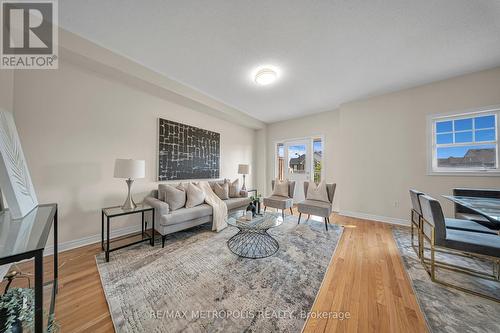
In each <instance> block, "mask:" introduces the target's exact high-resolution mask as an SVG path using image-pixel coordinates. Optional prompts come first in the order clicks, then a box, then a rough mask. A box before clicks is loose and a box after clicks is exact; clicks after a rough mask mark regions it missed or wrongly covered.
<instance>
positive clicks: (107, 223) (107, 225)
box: [106, 217, 109, 262]
mask: <svg viewBox="0 0 500 333" xmlns="http://www.w3.org/2000/svg"><path fill="white" fill-rule="evenodd" d="M106 220H107V222H106V262H108V261H109V217H107V218H106Z"/></svg>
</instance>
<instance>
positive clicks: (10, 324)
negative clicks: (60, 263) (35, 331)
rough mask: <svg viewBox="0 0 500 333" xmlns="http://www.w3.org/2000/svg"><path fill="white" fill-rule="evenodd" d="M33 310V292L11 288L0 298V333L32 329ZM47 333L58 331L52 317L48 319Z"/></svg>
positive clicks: (14, 332)
mask: <svg viewBox="0 0 500 333" xmlns="http://www.w3.org/2000/svg"><path fill="white" fill-rule="evenodd" d="M34 309H35V300H34V292H33V289H31V288H11V289H9V290H7V291H6V292H5V294H3V295H2V296H1V297H0V331H1V332H10V333H19V332H23V328H25V329H32V328H33V318H34V311H35V310H34ZM49 323H50V324H49V325H48V327H47V333H53V332H57V331H58V325H57V324H56V322H55V320H54V318H53V316H51V318H49Z"/></svg>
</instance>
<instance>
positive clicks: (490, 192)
mask: <svg viewBox="0 0 500 333" xmlns="http://www.w3.org/2000/svg"><path fill="white" fill-rule="evenodd" d="M453 195H454V196H463V197H480V198H495V199H500V190H498V189H474V188H454V189H453ZM460 213H465V214H474V215H476V214H477V213H476V212H475V211H473V210H471V209H469V208H467V207H464V206H462V205H459V204H457V203H455V217H456V218H459V217H458V216H457V214H460Z"/></svg>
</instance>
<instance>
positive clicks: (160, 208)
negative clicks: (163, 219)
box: [144, 197, 170, 216]
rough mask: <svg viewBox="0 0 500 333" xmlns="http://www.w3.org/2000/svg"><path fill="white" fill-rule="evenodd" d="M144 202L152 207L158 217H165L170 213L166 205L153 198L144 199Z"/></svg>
mask: <svg viewBox="0 0 500 333" xmlns="http://www.w3.org/2000/svg"><path fill="white" fill-rule="evenodd" d="M144 202H145V203H147V204H148V205H150V206H151V207H153V208H154V209H155V211H156V214H158V216H162V215H167V214H168V213H169V211H170V209H169V207H168V203H166V202H163V201H161V200H158V199H156V198H154V197H146V198H145V199H144Z"/></svg>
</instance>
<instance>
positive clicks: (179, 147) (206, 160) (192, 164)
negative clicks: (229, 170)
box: [158, 118, 220, 181]
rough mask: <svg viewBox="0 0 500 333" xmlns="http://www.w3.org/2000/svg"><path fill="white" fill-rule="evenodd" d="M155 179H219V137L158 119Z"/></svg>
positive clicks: (216, 134)
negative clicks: (156, 177)
mask: <svg viewBox="0 0 500 333" xmlns="http://www.w3.org/2000/svg"><path fill="white" fill-rule="evenodd" d="M158 133H159V137H158V149H159V152H158V163H159V166H158V180H159V181H164V180H172V179H211V178H219V159H220V134H219V133H216V132H212V131H209V130H205V129H201V128H198V127H193V126H189V125H185V124H181V123H176V122H173V121H170V120H166V119H161V118H160V119H159V131H158Z"/></svg>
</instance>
